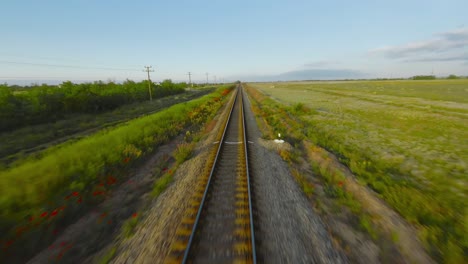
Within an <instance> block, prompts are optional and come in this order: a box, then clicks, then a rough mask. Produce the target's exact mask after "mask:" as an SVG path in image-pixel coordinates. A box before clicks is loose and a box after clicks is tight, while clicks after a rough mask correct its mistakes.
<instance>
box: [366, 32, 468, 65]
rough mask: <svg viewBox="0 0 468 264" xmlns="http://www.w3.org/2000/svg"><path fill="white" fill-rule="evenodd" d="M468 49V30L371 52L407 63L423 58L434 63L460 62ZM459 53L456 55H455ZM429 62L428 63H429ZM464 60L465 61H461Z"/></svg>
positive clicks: (371, 52)
mask: <svg viewBox="0 0 468 264" xmlns="http://www.w3.org/2000/svg"><path fill="white" fill-rule="evenodd" d="M466 47H468V29H467V28H462V29H456V30H452V31H447V32H443V33H438V34H435V35H434V38H432V39H428V40H424V41H417V42H410V43H407V44H404V45H399V46H386V47H381V48H376V49H373V50H370V52H369V53H370V54H372V55H383V56H385V57H386V58H390V59H406V61H415V60H418V58H419V59H421V58H420V57H422V58H426V59H428V60H429V58H433V60H434V61H448V59H444V58H449V57H450V58H452V60H460V59H458V58H457V57H461V58H463V57H464V56H465V55H466V49H465V48H466ZM448 53H450V54H448ZM454 53H457V54H456V55H453V54H454ZM428 60H427V61H428ZM461 60H463V59H461Z"/></svg>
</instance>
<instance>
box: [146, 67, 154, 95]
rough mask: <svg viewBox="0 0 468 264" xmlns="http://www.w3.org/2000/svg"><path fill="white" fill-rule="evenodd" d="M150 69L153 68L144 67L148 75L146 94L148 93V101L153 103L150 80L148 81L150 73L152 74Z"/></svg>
mask: <svg viewBox="0 0 468 264" xmlns="http://www.w3.org/2000/svg"><path fill="white" fill-rule="evenodd" d="M151 68H153V66H145V70H144V71H145V72H147V73H148V92H149V96H150V101H153V94H152V93H151V79H150V74H149V73H150V72H154V70H151Z"/></svg>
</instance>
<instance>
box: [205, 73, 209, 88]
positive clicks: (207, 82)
mask: <svg viewBox="0 0 468 264" xmlns="http://www.w3.org/2000/svg"><path fill="white" fill-rule="evenodd" d="M209 83H210V81H208V73H206V85H208V84H209Z"/></svg>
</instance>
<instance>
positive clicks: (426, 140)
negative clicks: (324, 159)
mask: <svg viewBox="0 0 468 264" xmlns="http://www.w3.org/2000/svg"><path fill="white" fill-rule="evenodd" d="M251 87H253V88H257V89H259V90H260V91H262V92H263V93H265V94H268V95H270V96H271V97H273V98H274V99H275V100H276V102H275V101H273V100H271V99H265V101H264V102H262V107H263V108H267V109H270V112H269V113H267V115H266V116H265V118H266V119H267V121H268V123H269V124H271V125H272V126H273V127H274V129H275V131H281V132H283V133H284V134H285V135H288V137H290V140H291V141H292V142H298V141H300V140H302V139H308V140H310V141H312V142H313V143H314V144H316V145H318V146H321V147H324V148H326V149H327V150H329V151H331V152H333V153H334V154H336V155H337V156H338V157H339V159H340V161H341V162H342V163H344V164H346V165H347V166H348V167H349V168H350V169H351V171H352V172H353V173H354V174H355V175H356V176H357V177H358V180H359V181H360V182H361V183H362V184H364V185H367V186H369V187H370V188H372V189H373V190H374V191H375V192H376V193H377V194H378V196H379V197H381V198H382V199H383V200H385V201H386V202H387V203H388V204H389V205H390V206H391V207H393V208H394V209H395V210H396V211H397V212H398V213H399V214H401V215H402V216H403V217H404V218H405V219H406V220H407V221H408V222H409V223H411V224H413V225H414V226H415V227H417V230H418V232H419V236H420V239H421V240H422V241H423V243H424V246H425V247H426V249H427V250H428V252H430V253H431V255H432V256H433V257H434V258H435V259H436V260H437V261H441V262H446V263H460V261H463V259H465V257H466V252H467V251H468V239H467V237H466V233H467V229H466V228H467V226H466V223H467V222H468V218H467V217H468V216H467V213H466V208H467V204H466V195H467V188H466V186H467V185H466V184H467V178H466V175H468V164H467V162H468V153H467V150H468V141H467V140H466V139H467V138H468V122H467V119H468V104H467V103H468V81H467V80H450V81H448V80H443V81H439V80H438V81H386V82H335V83H269V84H252V85H251ZM278 98H280V99H278ZM278 101H280V102H281V103H282V104H286V105H292V107H287V106H284V105H280V104H278ZM298 103H299V104H298ZM273 106H275V107H278V109H279V110H276V109H274V107H273ZM303 106H304V107H303ZM302 108H303V109H305V111H297V110H298V109H299V110H300V109H302ZM284 116H289V117H291V119H292V120H296V121H297V124H298V125H297V126H296V123H295V122H294V121H292V120H287V119H286V120H283V119H281V118H282V117H284ZM289 121H291V122H289ZM311 150H313V149H312V148H309V149H308V151H311ZM312 165H313V166H317V165H314V164H312ZM316 171H317V172H319V173H320V174H322V175H326V174H327V171H326V170H325V169H321V168H316ZM325 178H327V177H325ZM327 181H329V182H330V183H333V182H334V183H335V184H333V185H330V189H329V190H328V191H329V192H330V193H332V195H334V196H343V195H345V196H346V195H347V194H346V192H345V193H341V190H340V189H342V188H341V187H340V186H339V184H340V183H342V176H341V177H340V176H339V175H335V176H333V177H332V178H331V179H327ZM345 198H346V199H348V197H345ZM346 199H343V200H344V201H345V200H346ZM362 225H363V226H365V225H366V223H363V224H362Z"/></svg>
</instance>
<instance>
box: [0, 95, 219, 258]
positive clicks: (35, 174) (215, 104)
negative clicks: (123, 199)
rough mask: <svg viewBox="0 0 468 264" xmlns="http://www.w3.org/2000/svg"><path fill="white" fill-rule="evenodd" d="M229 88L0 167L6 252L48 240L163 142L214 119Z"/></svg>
mask: <svg viewBox="0 0 468 264" xmlns="http://www.w3.org/2000/svg"><path fill="white" fill-rule="evenodd" d="M226 88H227V86H225V87H221V88H219V89H217V90H216V91H215V92H213V93H211V94H209V95H205V96H203V97H202V98H199V99H196V100H193V101H190V102H187V103H182V104H178V105H174V106H172V107H170V108H168V109H166V110H164V111H161V112H158V113H156V114H152V115H148V116H145V117H142V118H137V119H135V120H131V121H129V122H127V123H125V124H122V125H119V126H117V127H115V128H113V129H110V130H104V131H101V132H98V133H96V134H94V135H92V136H90V137H87V138H84V139H81V140H79V141H76V142H71V143H68V144H62V145H60V146H58V147H53V148H51V149H49V150H47V151H46V152H44V154H43V155H42V156H41V157H40V158H38V159H34V160H26V161H25V162H24V163H20V164H17V165H16V167H14V168H10V169H8V170H5V171H2V172H0V192H1V193H2V196H1V197H0V215H1V221H0V230H1V232H2V234H3V235H2V240H3V241H2V242H1V244H2V248H3V251H2V252H1V254H15V255H17V254H19V253H20V252H23V253H21V254H24V255H27V254H28V253H29V252H30V251H31V250H33V249H34V248H37V247H38V246H37V245H38V244H46V243H47V241H50V240H51V239H52V237H53V235H55V234H52V230H55V229H56V228H57V227H60V226H63V225H65V224H67V223H69V222H70V221H72V220H73V219H74V218H75V217H77V216H78V215H81V214H82V213H83V212H85V211H86V210H87V209H88V208H89V207H90V206H92V205H94V204H96V203H98V202H100V201H102V199H104V198H103V195H97V196H96V194H97V193H106V192H109V191H111V189H112V188H114V186H115V185H113V184H114V183H115V182H121V181H122V178H123V177H124V176H125V175H126V172H128V169H130V168H131V167H135V166H137V165H138V164H141V162H142V160H143V159H144V157H145V156H147V155H148V154H150V153H152V152H153V151H155V150H156V149H157V147H158V145H160V144H163V143H165V142H167V141H168V140H169V139H171V138H173V137H174V136H176V135H178V134H180V133H181V132H183V130H184V129H186V128H187V127H191V126H194V125H197V124H201V123H203V122H205V121H206V120H209V119H210V118H212V117H213V116H214V115H215V114H216V112H217V110H218V109H219V108H220V107H221V106H222V104H223V97H224V95H225V94H226V93H225V92H224V91H225V89H226ZM102 183H106V184H102ZM4 241H5V242H4ZM39 247H40V246H39Z"/></svg>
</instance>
